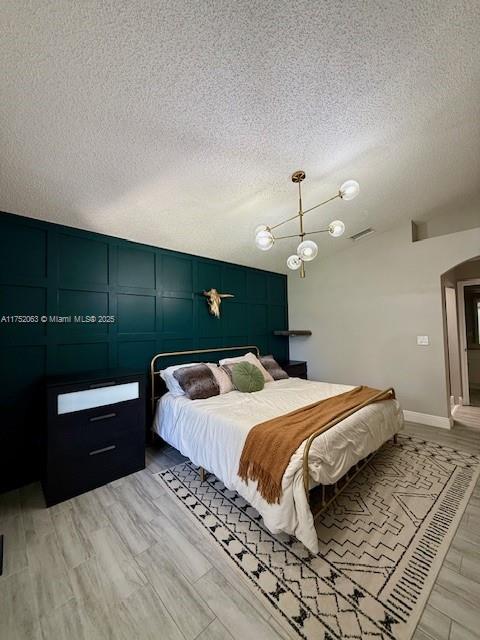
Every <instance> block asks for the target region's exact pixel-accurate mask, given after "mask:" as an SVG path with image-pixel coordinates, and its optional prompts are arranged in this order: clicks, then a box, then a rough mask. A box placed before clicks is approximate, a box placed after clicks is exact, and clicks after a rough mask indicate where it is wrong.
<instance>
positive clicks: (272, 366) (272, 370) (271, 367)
mask: <svg viewBox="0 0 480 640" xmlns="http://www.w3.org/2000/svg"><path fill="white" fill-rule="evenodd" d="M260 362H261V363H262V364H263V366H264V367H265V369H266V370H267V371H268V373H269V374H270V375H271V376H272V378H273V379H274V380H285V379H286V378H288V377H289V376H288V373H287V372H286V371H284V370H283V369H282V367H281V366H280V365H279V364H278V362H277V361H276V360H275V358H274V357H273V356H271V355H270V356H260Z"/></svg>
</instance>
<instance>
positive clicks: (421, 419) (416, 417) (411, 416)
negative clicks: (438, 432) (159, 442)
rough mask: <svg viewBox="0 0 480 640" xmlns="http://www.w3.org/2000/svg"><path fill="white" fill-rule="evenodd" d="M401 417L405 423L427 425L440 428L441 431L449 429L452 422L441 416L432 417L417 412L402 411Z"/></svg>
mask: <svg viewBox="0 0 480 640" xmlns="http://www.w3.org/2000/svg"><path fill="white" fill-rule="evenodd" d="M403 417H404V418H405V420H406V421H407V422H418V423H419V424H427V425H428V426H429V427H440V428H441V429H451V427H452V420H451V419H450V418H444V417H443V416H432V415H430V414H429V413H418V412H417V411H407V410H406V409H404V410H403Z"/></svg>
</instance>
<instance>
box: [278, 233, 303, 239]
mask: <svg viewBox="0 0 480 640" xmlns="http://www.w3.org/2000/svg"><path fill="white" fill-rule="evenodd" d="M305 235H307V234H305ZM273 237H274V238H275V240H285V239H286V238H301V236H300V234H298V233H293V234H292V235H291V236H273Z"/></svg>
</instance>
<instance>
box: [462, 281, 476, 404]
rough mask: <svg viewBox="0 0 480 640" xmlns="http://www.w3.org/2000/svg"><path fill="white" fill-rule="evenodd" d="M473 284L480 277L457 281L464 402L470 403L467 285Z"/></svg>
mask: <svg viewBox="0 0 480 640" xmlns="http://www.w3.org/2000/svg"><path fill="white" fill-rule="evenodd" d="M472 284H480V278H472V279H471V280H459V281H458V282H457V306H458V333H459V338H460V340H459V346H460V368H461V371H462V404H464V405H470V386H469V384H468V359H467V357H468V352H467V331H466V329H467V327H466V319H465V287H469V286H470V285H472Z"/></svg>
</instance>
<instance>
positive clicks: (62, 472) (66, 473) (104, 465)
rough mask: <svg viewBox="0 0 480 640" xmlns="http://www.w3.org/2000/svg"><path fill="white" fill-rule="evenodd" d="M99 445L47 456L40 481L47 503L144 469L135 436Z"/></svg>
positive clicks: (142, 449)
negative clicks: (43, 475)
mask: <svg viewBox="0 0 480 640" xmlns="http://www.w3.org/2000/svg"><path fill="white" fill-rule="evenodd" d="M101 444H102V445H103V446H99V447H98V448H96V449H91V450H90V451H86V450H85V449H83V448H79V449H78V450H77V451H75V452H73V451H72V452H71V453H70V455H68V456H62V455H52V456H50V458H49V469H48V478H47V479H46V481H45V483H44V490H45V497H46V501H47V505H48V506H50V505H52V504H56V503H57V502H61V501H62V500H66V499H68V498H70V497H72V496H74V495H78V494H79V493H83V492H85V491H90V490H91V489H95V488H96V487H100V486H102V485H104V484H106V483H108V482H112V481H113V480H116V479H117V478H120V477H122V476H125V475H128V474H130V473H134V472H135V471H139V470H140V469H144V468H145V446H144V443H143V440H141V439H140V440H139V438H138V437H129V436H123V437H121V438H117V439H116V440H113V439H110V440H108V439H105V440H104V441H103V442H102V443H101Z"/></svg>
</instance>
